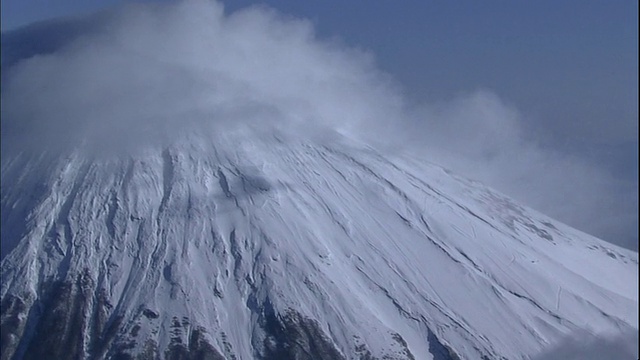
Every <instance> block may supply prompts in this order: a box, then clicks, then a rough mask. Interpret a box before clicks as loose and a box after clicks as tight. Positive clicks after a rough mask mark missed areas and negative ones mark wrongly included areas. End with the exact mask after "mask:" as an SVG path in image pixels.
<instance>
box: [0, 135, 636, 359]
mask: <svg viewBox="0 0 640 360" xmlns="http://www.w3.org/2000/svg"><path fill="white" fill-rule="evenodd" d="M2 247H3V249H2V255H3V259H2V292H1V296H2V323H1V325H2V359H11V358H15V359H20V358H24V359H43V358H56V359H79V358H88V359H101V358H108V359H156V358H165V359H251V358H260V359H354V358H355V359H437V360H441V359H480V358H483V359H526V358H528V357H530V356H534V355H535V354H536V353H537V352H539V351H541V350H542V349H544V348H545V347H547V346H548V345H550V344H553V343H554V342H556V341H557V340H558V339H560V338H562V337H563V336H564V335H567V334H570V333H572V332H574V331H577V330H587V331H590V332H593V333H601V334H604V333H611V332H614V331H616V330H618V329H621V328H635V329H637V327H638V323H637V309H638V298H637V271H638V259H637V254H636V253H633V252H631V251H628V250H624V249H621V248H618V247H615V246H613V245H610V244H607V243H604V242H602V241H600V240H598V239H596V238H593V237H591V236H589V235H586V234H584V233H581V232H579V231H576V230H574V229H572V228H569V227H567V226H565V225H563V224H561V223H558V222H556V221H554V220H552V219H549V218H547V217H545V216H543V215H541V214H539V213H537V212H535V211H533V210H531V209H528V208H526V207H524V206H521V205H519V204H517V203H515V202H513V201H512V200H510V199H509V198H507V197H505V196H502V195H500V194H498V193H496V192H494V191H492V190H490V189H488V188H486V187H484V186H482V185H480V184H478V183H475V182H472V181H468V180H465V179H462V178H459V177H456V176H454V175H452V174H450V173H448V172H447V171H445V170H443V169H442V168H440V167H437V166H434V165H430V164H428V163H423V162H421V161H417V160H415V159H411V158H410V157H402V156H384V155H382V154H380V153H378V152H376V151H374V150H372V149H370V148H368V147H366V146H362V145H356V144H352V143H350V141H348V140H341V141H340V140H338V139H337V138H334V139H330V140H326V141H321V140H318V141H307V140H304V141H302V140H298V139H296V138H295V137H291V136H290V135H287V134H286V133H283V132H278V131H275V130H274V131H271V132H264V131H255V130H245V131H242V132H237V133H235V134H224V135H223V136H218V137H202V136H195V135H194V136H191V137H187V138H185V139H184V140H183V141H180V142H176V143H174V144H172V145H171V146H168V147H165V148H160V147H158V148H149V149H147V150H146V151H144V152H140V153H139V154H137V155H136V156H129V157H111V158H91V157H89V156H86V155H85V152H83V151H81V150H75V151H69V152H68V153H67V154H66V156H63V157H57V158H52V157H50V156H47V154H40V155H37V156H36V155H34V154H28V153H26V152H24V153H20V154H13V155H12V156H11V157H10V158H9V156H6V157H3V159H2Z"/></svg>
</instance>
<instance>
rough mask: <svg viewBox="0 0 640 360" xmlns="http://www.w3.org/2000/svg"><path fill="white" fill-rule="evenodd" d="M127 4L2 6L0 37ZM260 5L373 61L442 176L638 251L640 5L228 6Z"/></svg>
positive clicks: (285, 1)
mask: <svg viewBox="0 0 640 360" xmlns="http://www.w3.org/2000/svg"><path fill="white" fill-rule="evenodd" d="M118 3H122V1H118V0H91V1H72V0H59V1H54V2H52V1H45V0H3V1H2V29H3V32H4V31H6V30H10V29H14V28H16V27H19V26H22V25H24V24H28V23H31V22H34V21H37V20H41V19H45V18H50V17H57V16H66V15H78V14H82V13H88V12H92V11H95V10H98V9H101V8H105V7H109V6H112V5H114V4H118ZM250 4H267V5H268V6H269V7H272V8H275V9H277V10H279V11H281V12H283V13H285V14H288V15H290V17H291V18H306V19H308V20H309V21H310V23H311V25H312V27H313V28H314V31H315V34H316V35H315V36H316V37H317V38H319V39H321V40H323V41H329V42H331V43H337V44H339V46H341V47H344V48H351V49H352V48H358V49H362V50H363V51H367V52H369V53H370V54H371V58H372V59H373V61H374V62H375V67H376V68H377V69H379V70H380V71H381V72H384V73H387V74H389V75H391V77H392V78H393V79H394V81H395V82H396V85H397V86H396V87H395V88H394V91H397V92H399V93H401V96H402V98H403V101H404V102H406V103H408V104H409V105H408V108H410V109H411V110H410V111H409V112H410V113H412V115H407V114H403V116H404V117H408V118H411V121H409V122H404V123H401V126H403V127H405V128H409V129H418V130H417V131H411V135H412V136H411V139H408V141H409V142H413V143H423V142H424V143H429V144H437V147H436V148H437V152H441V154H438V157H437V159H436V160H438V159H439V160H440V162H445V163H444V164H443V165H445V166H448V167H451V168H453V169H454V170H457V171H458V172H461V173H463V174H465V175H467V176H470V177H474V178H478V179H480V180H483V181H485V182H487V183H489V184H490V185H492V186H494V187H496V188H498V189H499V190H502V191H504V192H506V193H507V194H509V195H511V196H514V197H515V198H517V199H520V200H522V201H523V202H525V203H527V204H529V205H531V206H533V207H534V208H537V209H539V210H541V211H543V212H546V213H549V214H550V215H552V216H554V217H557V218H559V219H560V220H563V221H565V222H567V223H569V224H571V225H574V226H576V227H578V228H580V229H582V230H585V231H587V232H590V233H593V234H595V235H597V236H600V237H602V238H604V239H606V240H609V241H612V242H614V243H618V244H622V245H623V246H626V247H629V248H632V249H635V250H637V248H638V244H637V242H638V235H637V232H638V222H637V214H638V199H637V198H638V190H637V189H638V101H637V98H638V15H637V13H638V3H637V2H636V1H535V2H534V1H528V2H524V1H513V2H477V1H465V2H451V1H403V2H401V6H400V5H399V4H400V2H398V1H390V0H378V1H370V2H367V3H366V5H367V6H366V7H364V6H363V2H358V1H344V0H343V1H337V0H335V1H316V2H313V1H299V0H280V1H276V0H273V1H266V2H257V1H249V0H238V1H225V7H226V11H227V12H232V11H234V10H237V9H239V8H242V7H245V6H247V5H250ZM376 71H378V70H376ZM398 89H399V90H398ZM421 122H423V123H421ZM425 129H428V131H426V130H425ZM442 139H446V140H445V141H443V140H442ZM435 152H436V151H432V152H431V153H435ZM432 160H433V159H432Z"/></svg>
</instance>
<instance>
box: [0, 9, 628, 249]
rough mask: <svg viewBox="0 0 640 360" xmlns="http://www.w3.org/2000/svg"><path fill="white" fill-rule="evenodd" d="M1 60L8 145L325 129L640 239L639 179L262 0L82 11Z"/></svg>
mask: <svg viewBox="0 0 640 360" xmlns="http://www.w3.org/2000/svg"><path fill="white" fill-rule="evenodd" d="M75 21H79V20H75ZM56 28H57V29H61V27H60V26H59V25H58V27H56V26H51V27H50V28H49V29H50V30H51V31H55V30H56ZM4 36H5V35H3V37H4ZM10 36H17V35H15V34H14V35H11V34H9V35H8V37H10ZM21 36H28V32H27V35H25V34H22V35H21ZM43 41H44V40H43ZM4 42H5V39H4V38H3V43H4ZM416 46H419V44H416ZM33 52H35V53H38V51H33ZM4 53H5V51H4V49H3V54H4ZM14 54H18V55H20V54H23V55H24V54H29V52H28V51H27V52H24V51H23V52H20V51H18V52H14ZM4 57H5V55H3V64H11V66H4V65H3V71H2V72H3V79H2V82H3V84H2V85H3V86H2V137H3V143H4V142H5V140H7V144H17V145H15V146H17V147H21V148H24V147H33V146H47V147H53V146H65V145H67V144H73V143H76V142H77V141H81V140H82V141H84V142H86V143H88V144H91V145H92V147H93V148H94V149H98V150H99V151H110V150H112V149H119V150H120V151H133V150H134V149H135V147H136V146H139V145H140V144H148V143H162V142H167V141H171V139H173V137H174V136H175V134H179V133H181V132H184V131H190V129H193V127H194V126H197V127H198V128H199V129H202V130H203V131H212V132H224V131H232V130H233V129H235V128H237V127H243V126H250V127H259V126H280V127H287V128H295V129H299V133H300V136H313V134H314V132H315V130H312V131H309V130H308V129H310V128H314V129H317V128H319V127H321V128H331V129H335V130H336V131H338V132H340V133H342V134H343V135H346V136H351V137H357V138H361V139H363V140H366V141H369V142H372V143H376V144H378V146H386V147H389V148H394V149H399V150H400V151H412V152H414V153H418V154H422V156H423V157H424V158H425V159H428V160H431V161H433V162H436V163H439V164H441V165H442V166H444V167H448V168H451V169H453V170H456V171H457V172H460V173H462V174H464V175H466V176H469V177H472V178H476V179H479V180H482V181H484V182H486V183H488V184H489V185H491V186H493V187H495V188H497V189H499V190H501V191H503V192H505V193H507V194H509V195H511V196H513V197H515V198H516V199H519V200H521V201H522V202H524V203H525V204H529V205H531V206H532V207H534V208H537V209H539V210H541V211H543V212H546V213H548V214H549V215H551V216H554V217H557V218H558V219H559V220H563V221H566V222H568V223H569V224H572V225H574V226H577V227H578V228H581V229H583V230H585V231H587V232H590V233H593V234H595V235H598V236H601V237H603V238H605V239H606V240H609V241H612V242H616V243H618V244H623V245H625V246H627V247H632V248H636V249H637V214H638V210H637V184H636V186H635V187H634V186H632V185H633V184H632V185H629V184H623V183H620V181H618V180H617V179H615V178H613V177H612V176H611V175H610V174H609V173H607V172H606V171H605V170H603V169H601V168H599V167H597V166H594V165H592V164H590V163H588V162H586V161H584V160H582V159H580V158H577V157H574V156H570V155H567V154H564V153H561V152H558V151H553V150H549V149H546V148H544V147H542V146H539V145H538V142H537V141H536V139H535V138H532V137H530V136H528V134H526V133H525V131H524V128H523V124H522V115H521V114H520V113H519V112H518V110H517V109H515V108H514V107H513V106H511V105H508V104H505V103H504V102H503V101H502V100H501V99H500V98H499V97H498V95H496V94H493V93H492V92H491V91H486V90H480V91H477V92H474V93H471V94H467V95H461V96H459V97H457V98H454V99H451V100H450V101H448V102H446V103H440V104H423V105H421V106H413V105H408V103H407V102H406V101H405V100H404V98H403V96H402V91H401V89H400V86H399V85H398V84H396V83H394V81H393V80H392V79H390V77H389V76H388V75H386V74H384V73H382V72H380V71H379V70H377V69H376V67H375V61H374V56H373V55H372V54H369V53H367V52H365V51H362V50H358V49H351V48H347V47H345V46H343V45H341V44H338V43H335V42H331V41H324V40H319V39H318V38H317V37H316V35H315V33H314V29H313V26H312V25H311V23H310V22H308V21H306V20H301V19H296V18H292V17H288V16H285V15H282V14H279V13H277V12H275V11H273V10H270V9H268V8H264V7H251V8H248V9H245V10H241V11H237V12H234V13H232V14H225V12H224V9H223V7H222V6H221V5H220V4H218V3H215V2H209V1H204V0H200V1H199V0H194V1H185V2H181V3H176V4H162V5H158V4H155V5H152V4H147V5H141V4H136V5H128V6H125V7H122V8H119V9H117V10H114V11H110V12H108V13H103V14H101V15H100V16H95V17H94V18H92V21H84V22H82V26H80V27H79V28H77V29H74V32H73V36H68V41H66V42H65V41H58V42H57V43H56V47H55V48H54V49H48V50H47V51H46V52H44V53H43V52H40V54H37V55H35V56H22V57H20V56H18V57H19V59H6V58H4ZM419 70H420V69H416V71H419ZM3 146H6V145H3Z"/></svg>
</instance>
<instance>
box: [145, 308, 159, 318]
mask: <svg viewBox="0 0 640 360" xmlns="http://www.w3.org/2000/svg"><path fill="white" fill-rule="evenodd" d="M142 315H144V316H146V317H147V319H157V318H158V317H159V316H160V314H158V313H157V312H155V311H153V310H151V309H144V310H143V311H142Z"/></svg>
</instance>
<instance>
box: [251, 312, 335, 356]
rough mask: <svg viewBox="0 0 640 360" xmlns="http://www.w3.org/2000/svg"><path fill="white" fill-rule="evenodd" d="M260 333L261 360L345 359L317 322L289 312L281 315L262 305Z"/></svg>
mask: <svg viewBox="0 0 640 360" xmlns="http://www.w3.org/2000/svg"><path fill="white" fill-rule="evenodd" d="M264 309H265V311H264V314H263V319H262V320H263V322H262V323H263V329H264V331H265V333H266V335H267V336H266V338H265V339H264V356H263V358H264V359H265V360H306V359H309V360H324V359H326V360H338V359H345V357H344V356H343V355H342V354H341V353H340V351H338V349H337V348H336V347H335V345H334V344H333V342H332V341H331V339H330V338H329V337H328V336H327V335H326V334H325V333H324V332H323V331H322V329H321V328H320V325H319V324H318V322H317V321H315V320H312V319H308V318H305V317H304V316H302V315H301V314H300V313H298V312H296V311H295V310H292V309H289V310H288V311H287V312H286V313H285V314H284V315H281V314H278V313H276V312H275V311H274V310H273V307H272V306H271V304H270V303H269V302H267V303H266V304H265V307H264Z"/></svg>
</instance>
